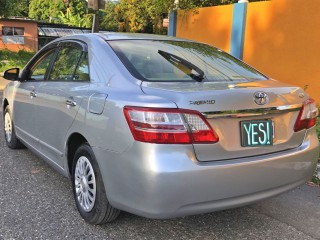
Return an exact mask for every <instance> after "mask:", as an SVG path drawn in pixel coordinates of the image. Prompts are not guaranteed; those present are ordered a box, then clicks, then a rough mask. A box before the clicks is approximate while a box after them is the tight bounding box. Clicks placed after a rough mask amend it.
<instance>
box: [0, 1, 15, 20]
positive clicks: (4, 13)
mask: <svg viewBox="0 0 320 240" xmlns="http://www.w3.org/2000/svg"><path fill="white" fill-rule="evenodd" d="M18 3H19V1H18V0H1V2H0V17H9V16H14V15H16V14H17V12H18V11H17V9H16V6H17V5H18Z"/></svg>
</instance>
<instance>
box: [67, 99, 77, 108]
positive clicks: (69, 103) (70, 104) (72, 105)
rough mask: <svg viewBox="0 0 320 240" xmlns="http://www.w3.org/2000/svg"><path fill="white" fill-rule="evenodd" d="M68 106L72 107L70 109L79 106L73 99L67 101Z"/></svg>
mask: <svg viewBox="0 0 320 240" xmlns="http://www.w3.org/2000/svg"><path fill="white" fill-rule="evenodd" d="M66 104H67V106H70V107H75V106H77V103H76V102H75V101H73V98H69V99H67V100H66Z"/></svg>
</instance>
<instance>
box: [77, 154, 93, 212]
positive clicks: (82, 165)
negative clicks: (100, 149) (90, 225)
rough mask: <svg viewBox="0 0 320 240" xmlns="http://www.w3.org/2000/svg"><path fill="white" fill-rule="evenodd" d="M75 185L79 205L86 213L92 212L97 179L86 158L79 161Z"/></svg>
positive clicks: (83, 157)
mask: <svg viewBox="0 0 320 240" xmlns="http://www.w3.org/2000/svg"><path fill="white" fill-rule="evenodd" d="M74 184H75V188H76V196H77V200H78V203H79V204H80V206H81V208H82V209H83V210H84V211H85V212H90V211H91V210H92V208H93V206H94V203H95V200H96V178H95V175H94V171H93V167H92V165H91V163H90V161H89V159H88V158H86V157H85V156H81V157H80V158H79V159H78V162H77V165H76V169H75V173H74Z"/></svg>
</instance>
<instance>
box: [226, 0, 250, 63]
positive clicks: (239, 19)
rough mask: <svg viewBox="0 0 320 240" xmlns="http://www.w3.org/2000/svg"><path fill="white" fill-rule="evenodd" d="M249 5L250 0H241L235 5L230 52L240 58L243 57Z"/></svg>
mask: <svg viewBox="0 0 320 240" xmlns="http://www.w3.org/2000/svg"><path fill="white" fill-rule="evenodd" d="M247 7H248V2H247V1H244V0H240V1H239V3H235V4H234V6H233V19H232V32H231V43H230V54H231V55H233V56H234V57H236V58H239V59H243V46H244V37H245V31H246V18H247Z"/></svg>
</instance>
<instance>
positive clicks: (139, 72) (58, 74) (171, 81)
mask: <svg viewBox="0 0 320 240" xmlns="http://www.w3.org/2000/svg"><path fill="white" fill-rule="evenodd" d="M4 77H5V78H6V79H8V80H12V82H10V83H9V84H8V85H7V87H6V88H5V90H4V93H3V117H4V132H5V140H6V143H7V145H8V147H10V148H13V149H16V148H21V147H23V146H26V147H28V148H29V149H30V150H32V151H33V152H34V153H35V154H36V155H38V156H40V157H41V158H42V159H44V160H45V161H46V162H47V163H49V164H50V165H51V166H52V167H54V168H55V169H56V170H58V171H59V172H60V173H62V174H63V175H65V176H66V177H70V179H71V182H72V187H73V194H74V198H75V203H76V206H77V208H78V210H79V212H80V214H81V216H82V217H83V218H84V219H85V220H86V221H87V222H89V223H91V224H102V223H105V222H110V221H112V220H114V219H115V218H116V217H117V216H118V215H119V213H120V211H121V210H122V211H127V212H130V213H134V214H137V215H140V216H144V217H148V218H158V219H162V218H173V217H179V216H185V215H192V214H199V213H207V212H212V211H217V210H221V209H227V208H233V207H238V206H243V205H246V204H251V203H254V202H256V201H259V200H262V199H265V198H268V197H271V196H274V195H277V194H280V193H282V192H285V191H288V190H290V189H292V188H295V187H297V186H299V185H301V184H303V183H305V182H306V181H308V180H309V179H310V177H311V176H312V174H313V172H314V170H315V166H316V162H317V157H318V154H319V146H318V144H319V142H318V140H317V136H316V132H315V127H314V126H315V124H316V118H317V115H318V110H317V108H316V107H315V104H314V100H312V99H311V98H309V97H308V95H307V94H306V93H305V92H304V91H303V90H302V89H300V88H299V87H295V86H291V85H288V84H284V83H281V82H278V81H276V80H273V79H270V78H268V77H267V76H265V75H263V74H262V73H260V72H258V71H257V70H255V69H254V68H252V67H250V66H248V65H247V64H245V63H244V62H242V61H240V60H238V59H236V58H234V57H232V56H230V55H229V54H227V53H225V52H223V51H221V50H219V49H218V48H215V47H212V46H209V45H206V44H201V43H197V42H194V41H189V40H182V39H177V38H169V37H165V36H152V35H139V34H118V33H107V34H84V35H74V36H70V37H64V38H60V39H57V40H55V41H53V42H51V43H49V44H48V45H46V46H45V47H44V48H42V49H41V50H40V51H39V52H38V53H37V54H36V55H35V56H34V57H33V58H32V59H31V60H30V61H29V63H28V64H27V65H26V66H25V68H24V69H22V70H19V69H18V68H14V69H9V70H7V71H6V72H5V73H4Z"/></svg>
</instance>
